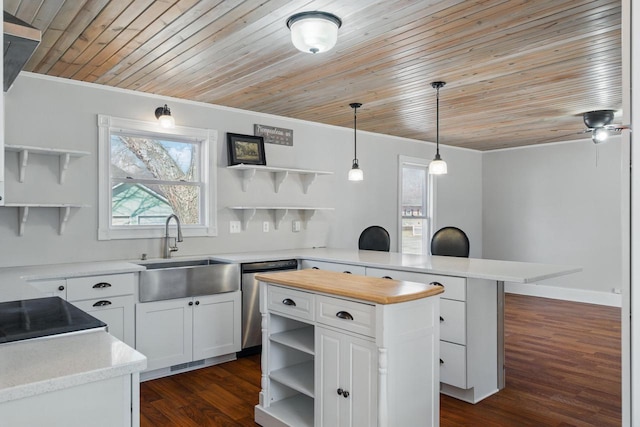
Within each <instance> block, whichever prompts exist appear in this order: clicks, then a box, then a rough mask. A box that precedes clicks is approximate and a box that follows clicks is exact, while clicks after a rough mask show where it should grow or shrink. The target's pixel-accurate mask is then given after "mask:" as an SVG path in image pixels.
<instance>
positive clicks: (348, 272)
mask: <svg viewBox="0 0 640 427" xmlns="http://www.w3.org/2000/svg"><path fill="white" fill-rule="evenodd" d="M343 273H346V274H352V273H351V272H350V271H348V270H345V271H343Z"/></svg>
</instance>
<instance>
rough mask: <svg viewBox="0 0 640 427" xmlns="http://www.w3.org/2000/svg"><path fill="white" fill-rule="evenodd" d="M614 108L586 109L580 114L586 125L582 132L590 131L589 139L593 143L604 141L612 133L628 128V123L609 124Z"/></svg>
mask: <svg viewBox="0 0 640 427" xmlns="http://www.w3.org/2000/svg"><path fill="white" fill-rule="evenodd" d="M614 113H615V111H614V110H595V111H587V112H586V113H583V114H582V120H584V125H585V126H586V127H587V129H585V130H584V131H583V132H582V133H591V140H592V141H593V143H594V144H600V143H603V142H605V141H606V140H607V139H608V138H609V135H611V134H612V133H619V132H622V131H623V130H624V129H630V127H629V125H617V124H611V122H612V121H613V116H614Z"/></svg>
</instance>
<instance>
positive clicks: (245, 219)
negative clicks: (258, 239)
mask: <svg viewBox="0 0 640 427" xmlns="http://www.w3.org/2000/svg"><path fill="white" fill-rule="evenodd" d="M255 214H256V209H254V208H243V209H242V210H241V211H240V214H239V217H240V221H241V222H242V230H244V231H246V230H247V227H248V225H249V221H251V219H252V218H253V217H254V216H255Z"/></svg>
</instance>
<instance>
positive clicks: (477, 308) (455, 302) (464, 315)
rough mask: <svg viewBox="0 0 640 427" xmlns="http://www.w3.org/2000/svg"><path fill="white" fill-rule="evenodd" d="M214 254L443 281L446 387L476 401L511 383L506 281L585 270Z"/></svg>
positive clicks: (338, 254)
mask: <svg viewBox="0 0 640 427" xmlns="http://www.w3.org/2000/svg"><path fill="white" fill-rule="evenodd" d="M213 258H214V259H216V260H218V261H226V262H238V263H244V262H255V261H273V260H278V259H288V258H297V259H299V260H301V268H316V269H323V270H332V271H338V272H345V273H353V274H360V275H366V276H372V277H384V278H392V279H398V280H408V281H413V282H420V283H432V282H436V283H440V284H443V285H444V287H445V292H444V293H443V294H442V295H441V301H440V304H441V307H440V310H441V318H440V322H441V324H440V326H441V346H440V359H441V366H440V381H441V388H440V391H441V392H442V393H444V394H447V395H449V396H452V397H455V398H457V399H461V400H464V401H466V402H469V403H477V402H479V401H481V400H482V399H485V398H486V397H488V396H490V395H492V394H494V393H497V392H498V391H500V390H502V389H503V388H504V387H505V367H504V284H505V282H512V283H537V282H539V281H542V280H546V279H550V278H553V277H558V276H562V275H565V274H572V273H576V272H579V271H581V270H582V268H581V267H577V266H565V265H550V264H539V263H528V262H514V261H500V260H488V259H477V258H458V257H446V256H427V255H410V254H402V253H397V252H379V251H359V250H348V249H332V248H314V249H295V250H286V251H273V252H270V251H269V252H248V253H238V254H223V255H215V256H214V257H213Z"/></svg>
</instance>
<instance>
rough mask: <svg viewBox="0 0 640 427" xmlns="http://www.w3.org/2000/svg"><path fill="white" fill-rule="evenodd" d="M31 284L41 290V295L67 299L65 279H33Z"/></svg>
mask: <svg viewBox="0 0 640 427" xmlns="http://www.w3.org/2000/svg"><path fill="white" fill-rule="evenodd" d="M29 284H30V285H31V286H33V287H34V288H36V289H37V290H39V291H40V292H42V296H43V297H60V298H62V299H67V280H66V279H56V280H34V281H33V282H29Z"/></svg>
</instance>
